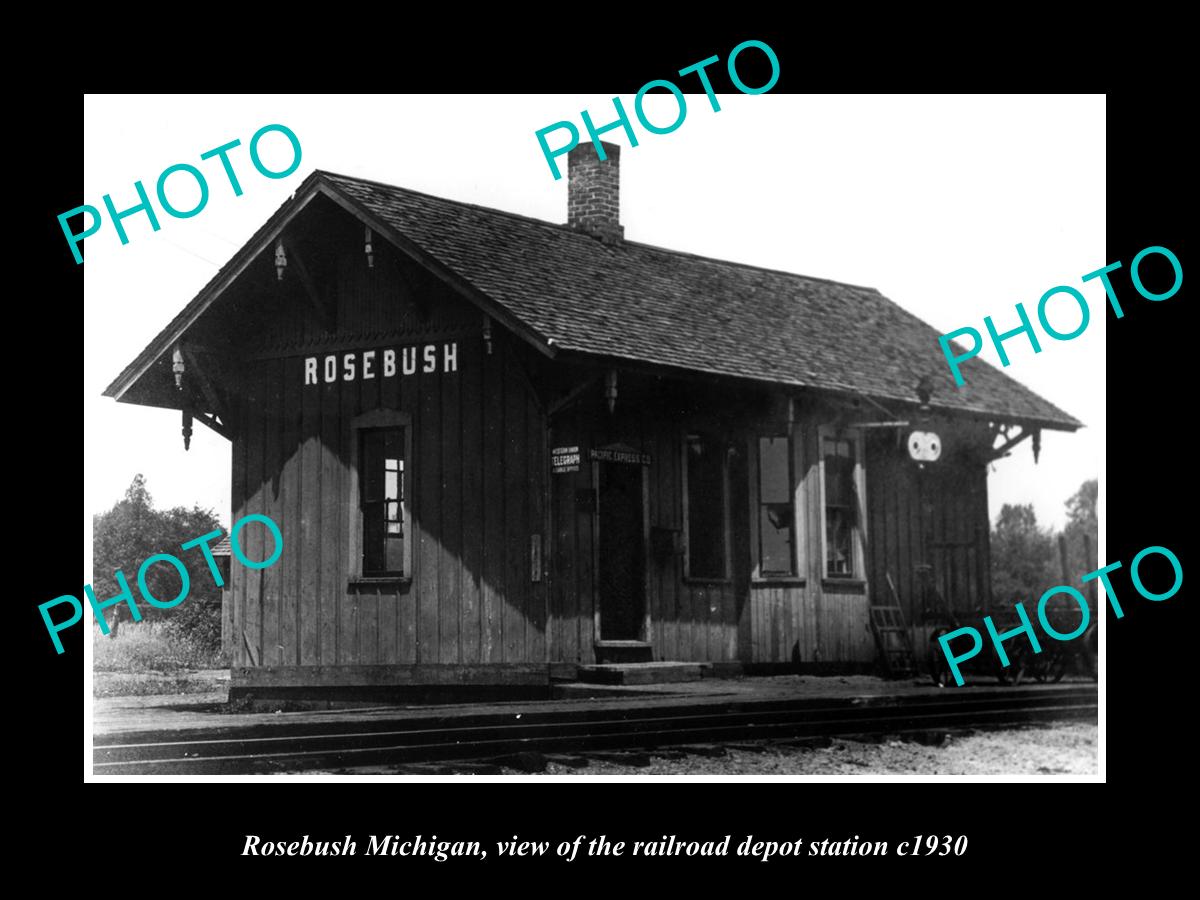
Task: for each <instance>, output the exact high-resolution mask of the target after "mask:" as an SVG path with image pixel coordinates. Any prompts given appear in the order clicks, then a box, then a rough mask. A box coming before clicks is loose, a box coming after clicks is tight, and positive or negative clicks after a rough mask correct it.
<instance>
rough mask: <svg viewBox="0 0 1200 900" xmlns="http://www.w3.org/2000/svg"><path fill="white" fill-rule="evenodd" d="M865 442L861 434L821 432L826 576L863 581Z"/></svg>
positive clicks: (830, 430) (826, 430)
mask: <svg viewBox="0 0 1200 900" xmlns="http://www.w3.org/2000/svg"><path fill="white" fill-rule="evenodd" d="M862 481H863V467H862V439H861V436H860V435H859V434H858V432H855V431H842V432H837V433H835V432H833V430H832V429H826V428H822V429H821V490H822V504H823V506H824V518H825V533H824V539H823V542H824V551H825V554H824V555H825V577H826V578H862V577H863V558H862V537H863V535H862V529H863V522H862V516H863V514H864V511H865V509H866V503H865V498H864V496H863V484H862Z"/></svg>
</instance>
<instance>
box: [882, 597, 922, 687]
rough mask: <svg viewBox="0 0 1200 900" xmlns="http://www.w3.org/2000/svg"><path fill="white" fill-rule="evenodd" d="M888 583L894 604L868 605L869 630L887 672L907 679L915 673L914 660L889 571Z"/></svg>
mask: <svg viewBox="0 0 1200 900" xmlns="http://www.w3.org/2000/svg"><path fill="white" fill-rule="evenodd" d="M887 583H888V587H890V588H891V590H892V598H893V600H894V601H895V605H894V606H872V607H871V631H872V633H873V634H874V635H875V645H876V646H877V647H878V648H879V655H880V657H881V658H882V660H883V665H884V668H885V669H886V671H887V673H888V675H890V676H891V677H893V678H906V677H908V676H910V675H914V674H916V671H917V659H916V654H915V653H914V652H913V645H912V636H911V635H910V634H909V633H908V626H907V625H906V624H905V622H904V610H903V609H901V607H900V597H899V595H898V594H897V593H896V585H895V584H893V583H892V576H891V573H888V575H887Z"/></svg>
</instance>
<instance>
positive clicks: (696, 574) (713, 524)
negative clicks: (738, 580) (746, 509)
mask: <svg viewBox="0 0 1200 900" xmlns="http://www.w3.org/2000/svg"><path fill="white" fill-rule="evenodd" d="M725 456H726V454H725V446H724V444H723V443H722V442H720V441H717V440H714V439H712V438H711V437H709V436H707V435H700V434H689V435H688V436H687V439H686V441H685V445H684V504H685V511H684V512H685V517H684V522H685V528H686V529H687V531H686V532H685V539H684V544H685V546H686V548H687V552H686V555H685V557H684V576H685V577H687V578H704V579H716V580H719V579H724V578H727V577H728V572H729V562H728V556H729V554H728V540H727V534H728V527H727V526H728V515H727V509H728V505H727V503H726V493H727V491H726V474H727V473H726V459H725Z"/></svg>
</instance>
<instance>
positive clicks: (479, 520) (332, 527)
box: [230, 254, 546, 666]
mask: <svg viewBox="0 0 1200 900" xmlns="http://www.w3.org/2000/svg"><path fill="white" fill-rule="evenodd" d="M403 265H404V264H402V263H400V262H398V261H397V260H395V259H393V258H390V257H387V256H382V255H381V257H380V258H378V259H377V261H376V266H375V268H374V269H368V268H367V267H366V266H365V261H364V260H363V259H362V258H361V257H356V256H350V255H349V254H346V255H343V256H342V257H341V258H339V259H338V261H337V262H336V263H335V264H333V268H332V269H331V270H330V274H329V275H328V279H329V280H327V281H325V282H323V283H322V290H324V291H327V292H328V295H329V296H332V297H334V298H336V329H335V331H333V332H332V333H330V332H328V331H326V330H325V329H324V328H323V327H321V325H320V323H319V322H314V321H313V318H312V317H311V316H308V315H307V314H306V307H305V306H304V305H303V304H302V303H301V300H300V298H298V297H297V295H296V292H295V290H294V289H293V290H292V291H280V292H279V294H278V295H277V296H275V295H270V294H266V295H264V296H263V297H262V298H261V301H260V302H261V305H262V307H263V309H264V312H263V314H262V317H261V318H262V321H263V322H264V323H266V326H267V330H266V331H265V333H262V334H260V335H258V336H257V339H256V342H255V343H256V346H257V348H258V352H257V353H256V354H255V355H256V356H257V357H259V358H252V359H249V360H247V361H246V362H245V364H244V367H243V370H242V373H243V374H242V384H241V390H240V393H241V396H242V397H243V402H242V403H241V409H240V423H239V428H238V437H237V439H236V440H235V441H234V443H233V510H234V519H235V520H236V519H238V518H240V517H242V516H244V515H247V514H250V513H262V514H265V515H268V516H270V517H271V518H272V519H273V520H274V521H275V522H276V523H277V524H278V525H279V527H280V529H281V531H282V532H283V536H284V551H283V555H282V557H281V558H280V560H279V561H278V563H276V564H275V565H273V566H271V567H270V568H268V569H265V570H261V571H254V570H250V569H247V568H245V567H243V566H240V565H235V566H234V567H233V578H232V587H231V591H230V604H231V609H230V633H231V638H232V641H231V643H232V650H233V664H234V665H235V666H318V665H319V666H346V665H385V664H386V665H404V664H434V663H436V664H455V665H468V664H476V663H518V662H528V661H530V660H544V659H545V633H546V620H545V596H544V593H543V589H544V585H545V582H544V581H542V582H540V583H534V582H533V581H532V578H531V573H530V541H531V538H532V536H533V535H535V534H539V535H540V534H542V533H543V532H544V525H543V518H544V509H543V505H542V497H543V493H542V478H543V473H544V472H545V460H544V453H543V451H544V448H545V429H544V425H543V420H542V414H541V411H540V408H539V406H538V404H537V402H536V399H535V397H534V396H533V394H532V392H531V391H530V389H529V386H528V382H527V380H526V379H525V378H523V377H522V376H521V374H520V371H521V370H520V368H519V366H520V363H519V361H518V356H519V354H520V353H522V352H523V351H522V350H521V349H520V348H518V347H516V346H515V345H514V343H512V342H511V341H510V340H507V339H506V337H505V335H504V334H503V333H502V332H501V331H500V329H497V334H496V336H495V339H494V352H493V353H492V354H490V355H489V354H487V353H486V352H485V351H484V344H483V339H482V337H481V331H480V317H479V314H478V313H477V311H475V310H473V309H472V308H470V307H468V305H467V304H466V303H464V302H463V301H461V300H459V299H457V298H455V297H454V296H453V295H452V294H450V292H449V291H448V290H446V289H443V288H440V286H439V285H438V284H437V283H435V282H433V281H431V280H430V279H428V278H426V277H423V276H422V275H421V274H420V273H419V272H418V271H416V270H415V267H413V270H412V271H402V270H401V268H402V266H403ZM289 275H290V273H289ZM423 341H427V342H428V343H434V344H437V345H438V352H439V354H440V353H441V345H442V344H443V343H445V342H448V341H457V343H458V360H457V371H456V372H442V371H441V370H440V367H439V370H438V371H435V372H433V373H429V374H426V373H423V372H421V371H420V367H418V372H417V373H416V374H413V375H402V374H401V373H400V372H399V371H398V372H397V374H396V375H395V376H394V377H391V378H384V377H381V372H380V371H379V369H378V368H377V369H376V372H377V377H375V378H373V379H363V378H361V373H359V375H360V377H358V378H356V379H355V380H353V381H345V380H343V379H341V378H340V377H339V380H338V381H336V382H333V383H330V384H326V383H325V382H324V378H323V377H322V378H320V379H319V383H318V384H315V385H313V384H310V385H305V384H304V358H305V357H306V356H309V355H318V356H319V357H323V354H324V351H325V350H329V352H334V348H338V349H342V350H345V351H349V350H364V349H372V348H383V347H389V346H390V347H400V346H409V345H412V344H419V343H422V342H423ZM376 364H377V366H378V365H379V364H378V360H377V363H376ZM339 376H340V372H339ZM374 409H390V410H399V411H402V412H403V413H406V414H407V415H408V416H410V417H411V421H412V440H411V458H410V459H409V460H408V462H407V466H408V467H409V469H410V472H411V480H409V481H408V485H407V488H406V493H408V496H409V502H410V504H411V522H412V529H411V532H410V534H409V535H406V539H408V540H410V541H412V542H413V544H412V578H411V581H410V582H408V583H404V584H402V585H401V586H399V587H396V586H393V585H379V584H374V585H353V584H351V583H350V574H351V570H352V561H351V560H349V559H347V558H346V556H347V546H348V536H349V532H348V529H349V528H350V527H351V525H352V521H353V520H352V516H355V515H357V508H358V500H357V498H355V497H351V496H350V472H349V465H350V460H351V459H352V456H353V452H352V446H351V441H352V439H353V437H352V434H353V431H352V428H351V425H350V423H351V421H352V420H353V418H354V417H355V416H357V415H359V414H361V413H364V412H367V411H370V410H374ZM242 535H243V537H244V538H245V542H246V547H247V554H248V555H249V556H250V558H251V559H262V558H264V557H265V556H266V555H267V554H268V553H269V552H270V546H269V542H270V538H269V535H267V534H266V531H265V529H263V528H261V527H259V526H258V525H250V526H248V527H247V528H246V529H245V531H244V532H242ZM264 543H266V544H267V546H266V547H265V548H264Z"/></svg>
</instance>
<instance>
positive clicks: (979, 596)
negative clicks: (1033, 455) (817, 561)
mask: <svg viewBox="0 0 1200 900" xmlns="http://www.w3.org/2000/svg"><path fill="white" fill-rule="evenodd" d="M867 507H868V510H867V517H868V520H869V533H870V535H871V539H870V541H869V542H868V547H867V554H868V572H869V573H870V580H871V583H872V584H873V585H874V586H875V591H876V592H877V595H878V596H879V597H880V602H886V603H889V604H890V603H892V602H894V601H893V598H892V595H891V591H890V589H889V588H888V586H887V581H886V576H887V575H890V576H891V578H892V582H893V583H894V584H895V586H896V591H897V592H898V593H899V595H900V602H901V606H902V607H903V609H904V614H905V617H906V618H907V620H908V622H909V624H910V625H920V624H923V623H924V622H925V621H927V620H932V619H934V618H938V617H939V616H940V612H939V610H938V608H937V600H936V599H935V598H934V596H932V595H930V596H929V597H928V599H927V600H926V605H925V606H923V605H922V599H921V576H920V572H919V571H918V568H917V567H918V566H919V565H921V564H928V565H931V566H932V567H933V568H932V570H931V576H932V579H931V583H932V585H933V586H935V587H936V589H937V591H938V592H939V593H940V594H941V596H942V597H943V598H945V600H946V601H947V602H948V603H949V604H950V605H951V606H952V608H953V609H954V610H955V612H956V613H958V614H959V615H968V614H970V613H973V612H974V611H975V610H980V609H985V608H987V607H988V606H989V604H990V576H989V572H988V565H989V563H988V521H989V520H988V509H987V466H986V464H985V463H983V462H981V461H975V460H973V459H972V458H971V457H970V456H969V455H966V454H964V455H960V456H956V457H954V458H949V459H946V460H943V461H939V462H937V463H934V464H931V465H928V466H926V467H925V469H924V470H920V469H918V468H917V466H916V465H915V464H914V463H913V462H912V460H911V459H909V457H908V454H907V452H906V451H905V449H904V448H903V447H899V448H897V447H896V446H895V442H894V439H893V440H888V439H886V438H884V437H882V436H881V437H878V438H876V439H874V440H872V441H869V442H868V445H867Z"/></svg>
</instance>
